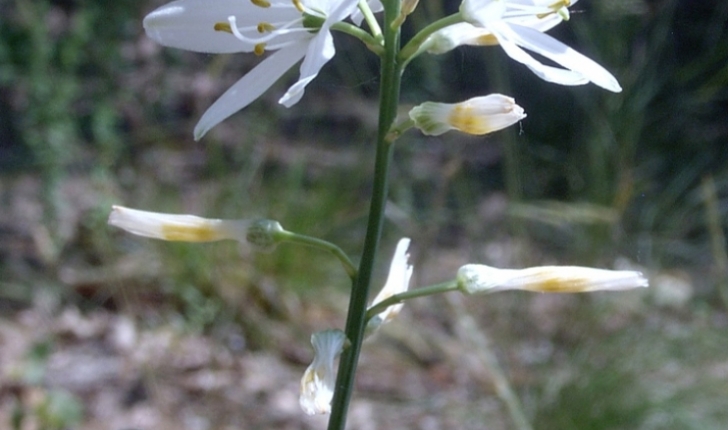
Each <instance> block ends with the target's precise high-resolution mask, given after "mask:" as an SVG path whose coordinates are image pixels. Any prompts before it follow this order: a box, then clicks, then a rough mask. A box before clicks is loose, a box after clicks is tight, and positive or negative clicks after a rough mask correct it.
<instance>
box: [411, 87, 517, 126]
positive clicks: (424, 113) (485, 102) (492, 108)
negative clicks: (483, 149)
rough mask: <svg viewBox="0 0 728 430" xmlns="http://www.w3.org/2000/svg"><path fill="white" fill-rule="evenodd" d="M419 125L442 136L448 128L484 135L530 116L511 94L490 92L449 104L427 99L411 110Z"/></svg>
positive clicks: (416, 123)
mask: <svg viewBox="0 0 728 430" xmlns="http://www.w3.org/2000/svg"><path fill="white" fill-rule="evenodd" d="M409 116H410V118H411V119H412V120H413V121H414V122H415V127H417V128H419V129H420V130H422V132H423V133H424V134H427V135H430V136H439V135H441V134H443V133H445V132H446V131H450V130H459V131H461V132H463V133H468V134H475V135H483V134H488V133H492V132H494V131H498V130H501V129H503V128H506V127H508V126H510V125H513V124H515V123H516V122H518V121H520V120H522V119H523V118H525V117H526V114H525V113H524V112H523V108H522V107H520V106H518V105H517V104H516V102H515V100H513V99H512V98H511V97H507V96H504V95H501V94H490V95H488V96H484V97H475V98H472V99H470V100H467V101H464V102H461V103H455V104H448V103H435V102H425V103H422V104H421V105H419V106H415V107H414V108H412V110H410V112H409Z"/></svg>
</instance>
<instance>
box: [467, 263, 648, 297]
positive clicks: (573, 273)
mask: <svg viewBox="0 0 728 430" xmlns="http://www.w3.org/2000/svg"><path fill="white" fill-rule="evenodd" d="M457 282H458V288H460V290H462V291H463V292H464V293H466V294H476V293H494V292H498V291H505V290H525V291H535V292H541V293H585V292H592V291H601V290H607V291H615V290H630V289H633V288H639V287H647V286H648V281H647V278H645V277H644V276H643V275H642V273H640V272H635V271H630V270H605V269H594V268H591V267H577V266H542V267H530V268H528V269H498V268H495V267H490V266H485V265H482V264H468V265H465V266H463V267H461V268H460V270H458V275H457Z"/></svg>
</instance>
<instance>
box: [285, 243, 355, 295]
mask: <svg viewBox="0 0 728 430" xmlns="http://www.w3.org/2000/svg"><path fill="white" fill-rule="evenodd" d="M274 236H275V238H276V239H277V240H279V241H281V242H283V241H285V242H291V243H297V244H300V245H306V246H311V247H314V248H318V249H322V250H324V251H328V252H330V253H332V254H334V257H336V258H338V259H339V261H340V262H341V265H342V266H344V270H346V273H347V274H348V275H349V277H350V278H351V280H352V282H353V281H354V280H355V279H356V273H357V270H356V266H355V265H354V263H352V262H351V259H349V256H347V255H346V253H345V252H344V251H343V250H342V249H341V248H339V247H338V246H336V245H334V244H333V243H331V242H327V241H325V240H323V239H319V238H316V237H312V236H306V235H303V234H298V233H293V232H290V231H287V230H283V231H279V232H275V233H274Z"/></svg>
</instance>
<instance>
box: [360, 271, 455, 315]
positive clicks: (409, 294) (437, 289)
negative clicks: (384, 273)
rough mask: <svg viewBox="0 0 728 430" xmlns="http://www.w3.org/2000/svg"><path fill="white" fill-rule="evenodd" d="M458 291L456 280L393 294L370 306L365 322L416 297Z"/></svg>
mask: <svg viewBox="0 0 728 430" xmlns="http://www.w3.org/2000/svg"><path fill="white" fill-rule="evenodd" d="M457 289H458V283H457V281H456V280H452V281H448V282H443V283H441V284H436V285H429V286H427V287H422V288H417V289H415V290H409V291H405V292H403V293H399V294H395V295H393V296H392V297H389V298H387V299H385V300H382V301H381V302H379V303H377V304H376V305H374V306H372V307H371V308H369V309H368V310H367V316H366V318H367V321H369V320H370V319H371V318H373V317H374V316H376V315H377V314H379V313H380V312H382V311H384V310H385V309H387V308H388V307H390V306H392V305H396V304H398V303H402V302H404V301H406V300H410V299H415V298H417V297H425V296H432V295H435V294H442V293H447V292H448V291H455V290H457Z"/></svg>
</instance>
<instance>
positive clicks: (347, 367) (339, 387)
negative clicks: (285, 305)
mask: <svg viewBox="0 0 728 430" xmlns="http://www.w3.org/2000/svg"><path fill="white" fill-rule="evenodd" d="M383 3H384V49H385V52H384V56H383V57H382V65H381V79H382V84H381V87H380V89H379V127H378V132H377V152H376V159H375V164H374V183H373V189H372V200H371V205H370V208H369V220H368V223H367V233H366V238H365V239H364V249H363V251H362V257H361V262H360V264H359V274H358V276H357V278H356V281H355V282H354V288H353V290H352V293H351V298H350V301H349V311H348V314H347V319H346V329H345V333H346V337H347V338H348V339H349V341H350V342H351V346H350V347H349V348H347V349H346V350H345V351H344V352H343V353H342V354H341V359H340V362H339V372H338V375H337V378H336V388H335V391H334V399H333V401H332V403H331V417H330V418H329V426H328V429H329V430H343V429H344V428H345V426H346V416H347V412H348V409H349V402H350V400H351V394H352V391H353V389H354V377H355V375H356V367H357V363H358V361H359V353H360V352H361V344H362V341H363V340H364V329H365V320H366V308H367V300H368V297H369V286H370V284H371V277H372V271H373V268H374V262H375V260H376V253H377V248H378V245H379V238H380V237H381V233H382V224H383V221H384V207H385V204H386V201H387V181H388V171H389V164H390V162H391V159H392V145H390V144H389V142H388V141H387V139H386V137H387V133H388V132H389V128H390V127H391V125H392V123H393V122H394V119H395V118H396V116H397V107H398V104H399V90H400V83H401V81H400V76H401V73H400V72H401V70H400V67H399V64H398V62H397V53H398V52H399V29H398V28H396V29H392V28H391V26H390V24H391V22H392V20H394V19H395V18H396V17H397V16H399V10H400V0H386V1H384V2H383Z"/></svg>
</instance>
